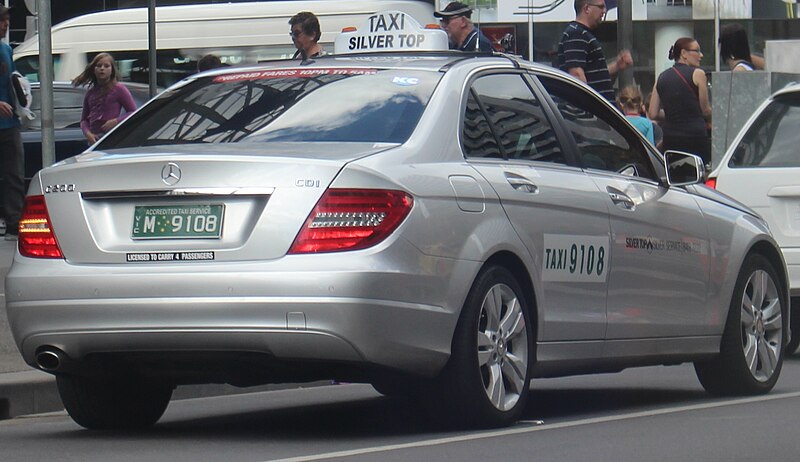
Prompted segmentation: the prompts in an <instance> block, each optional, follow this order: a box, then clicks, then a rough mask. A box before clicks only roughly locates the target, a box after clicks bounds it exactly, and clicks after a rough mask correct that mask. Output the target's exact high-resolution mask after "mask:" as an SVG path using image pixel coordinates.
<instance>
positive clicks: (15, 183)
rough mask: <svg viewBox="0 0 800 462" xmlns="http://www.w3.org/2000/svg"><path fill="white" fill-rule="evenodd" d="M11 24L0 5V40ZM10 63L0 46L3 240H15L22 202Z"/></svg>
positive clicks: (7, 51)
mask: <svg viewBox="0 0 800 462" xmlns="http://www.w3.org/2000/svg"><path fill="white" fill-rule="evenodd" d="M10 21H11V15H10V14H9V9H8V8H7V7H6V6H4V5H0V36H2V37H5V35H6V33H8V28H9V25H10ZM12 72H14V59H13V56H12V51H11V47H10V46H8V44H7V43H5V42H0V173H1V174H2V176H3V180H4V184H3V191H2V195H3V209H4V212H5V220H6V240H7V241H11V240H14V241H15V240H17V233H18V227H19V218H20V215H22V205H23V203H24V201H25V180H24V176H25V170H24V169H25V164H24V159H23V151H22V138H21V137H20V134H19V127H20V123H19V117H17V114H15V112H14V106H13V100H12V99H11V92H12V91H14V89H13V87H12V83H11V73H12Z"/></svg>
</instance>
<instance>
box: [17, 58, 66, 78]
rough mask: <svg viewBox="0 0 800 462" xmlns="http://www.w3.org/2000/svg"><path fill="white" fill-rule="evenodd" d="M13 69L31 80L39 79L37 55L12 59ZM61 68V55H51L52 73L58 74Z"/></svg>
mask: <svg viewBox="0 0 800 462" xmlns="http://www.w3.org/2000/svg"><path fill="white" fill-rule="evenodd" d="M14 69H16V70H18V71H19V73H20V74H22V75H24V76H25V78H27V79H28V80H30V81H31V82H38V81H39V55H33V56H21V57H19V58H17V59H15V60H14ZM59 69H61V55H60V54H58V55H53V73H54V75H58V71H59Z"/></svg>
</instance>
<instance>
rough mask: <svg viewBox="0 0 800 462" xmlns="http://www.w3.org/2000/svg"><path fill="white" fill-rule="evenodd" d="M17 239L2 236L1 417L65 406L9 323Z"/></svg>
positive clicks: (206, 389) (179, 394)
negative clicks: (9, 277) (9, 278)
mask: <svg viewBox="0 0 800 462" xmlns="http://www.w3.org/2000/svg"><path fill="white" fill-rule="evenodd" d="M16 245H17V243H16V242H9V241H5V240H3V238H2V236H0V287H2V288H3V291H2V293H0V296H1V297H2V303H1V304H0V420H3V419H9V418H12V417H16V416H20V415H26V414H38V413H43V412H53V411H59V410H62V409H63V408H64V407H63V406H62V404H61V398H59V396H58V390H57V388H56V380H55V377H54V376H52V375H51V374H48V373H45V372H42V371H39V370H37V369H33V368H31V367H30V366H28V365H27V364H25V362H24V361H23V360H22V357H21V356H20V354H19V351H17V346H16V344H15V343H14V339H13V338H12V336H11V330H10V329H9V327H8V319H7V316H6V308H5V306H6V304H5V284H4V282H5V276H6V273H8V268H9V267H10V266H11V261H12V260H13V258H14V253H15V252H16ZM327 384H330V382H314V383H309V384H303V385H297V384H277V385H264V386H259V387H250V388H237V387H234V386H231V385H214V384H212V385H189V386H180V387H178V388H177V389H176V390H175V391H174V392H173V394H172V399H173V400H176V399H189V398H201V397H204V396H220V395H231V394H237V393H252V392H257V391H266V390H278V389H286V388H295V387H298V386H305V387H310V386H319V385H327Z"/></svg>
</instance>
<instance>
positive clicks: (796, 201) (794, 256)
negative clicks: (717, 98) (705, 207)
mask: <svg viewBox="0 0 800 462" xmlns="http://www.w3.org/2000/svg"><path fill="white" fill-rule="evenodd" d="M798 127H800V85H793V86H789V87H787V88H784V89H782V90H779V91H777V92H776V93H775V94H773V95H772V96H771V97H770V98H769V99H767V100H766V101H765V102H764V103H763V104H762V105H761V107H759V108H758V110H756V111H755V112H754V113H753V115H752V116H751V117H750V120H749V121H748V122H747V123H746V124H745V125H744V127H742V130H741V131H740V132H739V134H738V135H737V137H736V138H735V139H734V141H733V143H731V145H730V147H729V148H728V151H727V152H726V153H725V156H724V157H723V158H722V160H721V162H720V164H719V166H717V168H715V169H714V171H712V172H711V173H710V174H709V176H708V181H707V182H706V184H707V185H708V186H710V187H712V188H715V189H717V190H718V191H720V192H723V193H725V194H727V195H729V196H731V197H733V198H734V199H736V200H738V201H739V202H741V203H743V204H745V205H747V206H749V207H750V208H752V209H753V210H755V211H756V212H758V213H759V214H760V215H761V216H762V217H763V218H764V219H765V220H766V221H767V223H768V224H769V226H770V228H771V229H772V234H773V236H774V237H775V239H776V240H777V241H778V244H779V245H780V246H781V250H782V251H783V258H784V259H785V260H786V266H787V267H788V270H789V285H790V287H791V297H792V302H793V305H794V306H798V305H800V130H798ZM795 312H796V311H795ZM797 323H798V319H797V318H795V319H794V320H793V321H792V327H793V328H795V329H796V328H797V327H795V326H797ZM798 344H800V335H794V336H793V338H792V339H791V341H790V343H789V346H788V350H787V351H788V352H793V351H795V350H796V349H797V347H798Z"/></svg>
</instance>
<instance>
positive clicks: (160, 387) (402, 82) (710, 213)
mask: <svg viewBox="0 0 800 462" xmlns="http://www.w3.org/2000/svg"><path fill="white" fill-rule="evenodd" d="M391 15H395V16H394V18H392V16H391ZM396 15H402V13H396V12H386V13H382V14H381V15H378V16H377V17H376V18H373V21H372V22H371V23H369V24H366V25H364V26H363V27H361V28H359V29H357V30H353V31H349V32H347V33H343V34H342V35H341V36H340V37H339V40H338V43H337V50H336V54H335V55H333V56H327V57H323V58H319V59H316V60H314V61H311V62H302V63H301V62H300V61H281V62H271V63H267V64H264V65H262V66H259V67H250V68H227V69H223V70H217V71H211V72H210V73H204V74H200V75H197V76H194V77H192V78H189V79H187V80H185V81H182V82H180V83H179V84H177V85H175V86H173V87H171V88H170V89H168V90H167V91H165V92H164V93H162V94H161V95H160V96H159V97H157V98H156V99H154V100H153V101H151V102H149V103H148V104H147V105H146V106H144V107H143V108H142V109H140V110H139V111H138V112H137V113H135V114H134V115H133V116H131V117H130V118H128V119H127V120H126V121H125V122H124V123H122V124H120V125H119V126H118V127H117V128H116V129H115V130H113V131H112V132H111V133H109V134H108V135H107V136H106V137H105V138H103V139H102V140H101V141H100V142H99V143H97V144H96V145H95V146H94V147H92V148H91V149H89V150H88V151H87V152H85V153H84V154H81V155H79V156H77V157H74V158H71V159H68V160H66V161H63V162H60V163H58V164H57V165H54V166H52V167H50V168H46V169H44V170H42V171H40V172H39V173H38V174H37V176H36V177H35V178H34V180H33V182H32V184H31V187H30V190H29V192H28V196H27V199H26V206H25V211H24V216H23V218H22V220H21V222H20V229H19V250H18V253H17V254H16V256H15V258H14V262H13V265H12V267H11V269H10V272H9V273H8V276H7V278H6V296H7V307H8V317H9V321H10V324H11V326H12V330H13V334H14V337H15V339H16V342H17V345H18V347H19V349H20V351H21V353H22V355H23V357H24V359H25V361H26V362H27V363H28V364H30V365H31V366H33V367H36V368H39V369H41V370H44V371H47V372H50V373H52V374H55V376H56V377H57V383H58V387H59V391H60V393H61V397H62V400H63V402H64V405H65V407H66V409H67V411H68V412H69V414H70V415H71V416H72V418H73V419H74V420H75V421H76V422H77V423H78V424H80V425H82V426H84V427H87V428H91V429H102V428H120V427H141V426H147V425H152V424H153V423H155V422H156V421H157V420H158V419H159V418H160V416H161V415H162V413H163V412H164V410H165V408H166V406H167V404H168V402H169V400H170V397H171V394H172V391H173V389H174V388H175V386H177V385H182V384H193V383H230V384H233V385H237V386H249V385H257V384H264V383H273V382H284V381H309V380H318V379H329V378H334V379H338V380H344V381H351V382H366V383H371V384H373V385H374V386H375V388H376V389H377V390H378V391H380V392H381V393H384V394H387V395H395V396H412V397H415V399H417V401H415V402H418V403H436V404H437V406H435V409H437V412H439V413H440V414H444V415H448V416H450V417H452V418H453V421H455V422H459V423H469V424H472V425H480V426H496V425H508V424H510V423H512V422H514V421H515V420H516V419H518V418H519V417H520V415H521V412H522V411H523V409H524V407H525V403H526V401H527V398H528V396H529V394H530V390H529V385H530V380H531V379H532V378H535V377H552V376H562V375H569V374H585V373H593V372H610V371H619V370H622V369H624V368H627V367H633V366H646V365H658V364H677V363H681V362H693V363H694V365H695V368H696V370H697V375H698V377H699V379H700V382H701V383H702V384H703V386H704V387H705V388H706V389H707V390H708V391H709V392H712V393H716V394H755V393H765V392H768V391H769V390H770V389H771V388H772V387H773V386H774V384H775V382H776V381H777V379H778V376H779V374H780V371H781V364H782V361H783V358H784V345H785V343H786V342H787V340H788V338H789V329H788V322H789V319H788V317H789V314H788V313H789V311H788V289H787V279H786V266H785V264H784V261H783V260H782V256H781V252H780V250H779V248H778V246H777V245H776V243H775V240H774V239H773V237H772V236H771V234H770V231H769V229H768V227H767V225H766V224H765V222H764V221H763V220H762V219H761V218H759V217H758V216H757V215H756V214H754V213H753V212H752V211H750V210H748V209H747V208H745V207H744V206H742V205H739V204H738V203H735V202H733V201H732V200H730V199H728V198H726V196H724V195H721V194H719V193H717V192H715V191H713V190H711V189H709V188H707V187H705V186H704V185H702V184H700V183H701V182H702V178H701V172H702V162H701V161H700V160H699V158H698V157H696V156H693V155H691V154H685V153H676V152H668V153H667V154H666V155H665V156H664V157H662V156H661V154H660V153H658V151H656V149H655V148H654V147H653V146H652V145H650V144H649V143H648V142H647V141H646V140H645V139H644V138H642V136H640V135H639V133H638V132H637V131H636V130H635V129H634V128H633V127H632V126H631V125H629V124H628V123H627V122H626V120H625V118H624V117H623V116H622V115H621V114H620V113H619V112H617V111H616V110H615V109H614V108H613V107H612V106H611V105H610V104H609V103H608V102H606V101H605V100H604V99H602V98H601V97H600V96H599V95H598V94H596V93H595V92H594V91H592V90H591V89H590V88H588V87H587V86H585V85H584V84H582V83H580V82H578V81H576V80H575V79H573V78H571V77H569V76H568V75H566V74H564V73H561V72H559V71H557V70H555V69H552V68H549V67H545V66H541V65H536V64H531V63H528V62H526V61H523V60H520V59H518V58H515V57H511V56H505V55H499V54H476V53H462V52H448V51H435V50H437V49H440V48H445V49H446V40H447V38H446V35H445V33H444V32H443V31H441V30H435V29H425V28H421V27H419V25H418V24H416V23H415V22H414V21H413V20H412V19H411V18H408V17H404V15H403V16H396ZM392 25H394V26H392ZM411 47H414V48H413V49H411ZM426 407H427V406H426Z"/></svg>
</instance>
